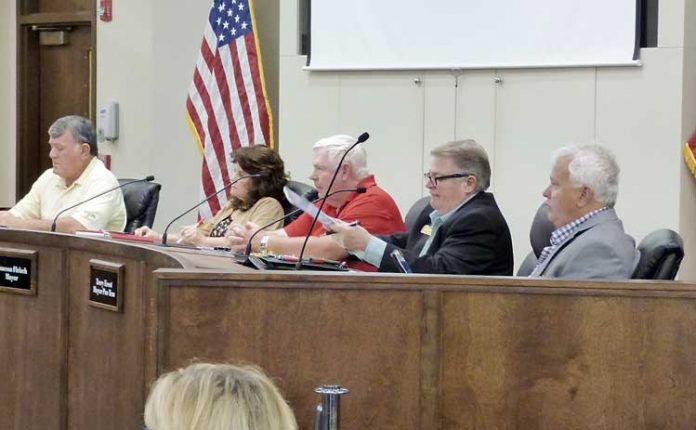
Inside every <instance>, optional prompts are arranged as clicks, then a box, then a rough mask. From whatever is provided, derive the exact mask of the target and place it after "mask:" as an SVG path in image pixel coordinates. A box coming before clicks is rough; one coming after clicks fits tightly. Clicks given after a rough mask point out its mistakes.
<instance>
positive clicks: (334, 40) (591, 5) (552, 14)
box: [308, 0, 639, 70]
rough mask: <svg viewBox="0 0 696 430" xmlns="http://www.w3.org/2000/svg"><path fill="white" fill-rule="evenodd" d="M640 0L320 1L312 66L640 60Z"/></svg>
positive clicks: (314, 13) (314, 9)
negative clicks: (638, 19)
mask: <svg viewBox="0 0 696 430" xmlns="http://www.w3.org/2000/svg"><path fill="white" fill-rule="evenodd" d="M637 28H638V27H637V0H610V1H607V0H523V1H520V0H428V1H425V0H350V1H345V0H342V1H336V0H312V2H311V55H310V59H309V64H308V68H309V69H310V70H374V69H457V68H508V67H572V66H609V65H629V64H636V63H637V61H636V60H637V58H636V55H637V52H638V49H637V46H636V43H637V41H638V40H639V37H638V31H637Z"/></svg>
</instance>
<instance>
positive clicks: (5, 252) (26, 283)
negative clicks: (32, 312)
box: [0, 248, 38, 295]
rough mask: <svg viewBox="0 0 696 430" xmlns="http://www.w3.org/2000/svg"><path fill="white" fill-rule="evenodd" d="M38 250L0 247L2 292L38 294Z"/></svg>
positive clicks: (0, 289)
mask: <svg viewBox="0 0 696 430" xmlns="http://www.w3.org/2000/svg"><path fill="white" fill-rule="evenodd" d="M37 254H38V253H37V251H33V250H26V249H15V248H0V292H9V293H17V294H31V295H36V287H37V283H36V271H37V266H36V260H37Z"/></svg>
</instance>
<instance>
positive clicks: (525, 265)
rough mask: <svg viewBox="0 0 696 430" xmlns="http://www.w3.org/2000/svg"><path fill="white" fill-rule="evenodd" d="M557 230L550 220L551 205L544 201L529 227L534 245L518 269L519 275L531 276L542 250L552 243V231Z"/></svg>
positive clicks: (530, 241)
mask: <svg viewBox="0 0 696 430" xmlns="http://www.w3.org/2000/svg"><path fill="white" fill-rule="evenodd" d="M554 230H555V227H554V226H553V224H551V221H549V207H548V206H546V204H545V203H542V204H541V206H539V209H537V212H536V215H534V220H533V221H532V226H531V227H530V229H529V243H530V244H531V245H532V250H531V252H530V253H529V254H527V257H525V259H524V261H522V264H521V265H520V268H519V269H518V270H517V276H529V274H530V273H532V271H533V270H534V267H536V264H537V259H538V258H539V256H540V255H541V251H543V250H544V248H545V247H547V246H549V245H550V244H551V233H553V231H554Z"/></svg>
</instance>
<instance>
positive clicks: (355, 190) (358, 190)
mask: <svg viewBox="0 0 696 430" xmlns="http://www.w3.org/2000/svg"><path fill="white" fill-rule="evenodd" d="M366 191H367V188H365V187H358V188H346V189H345V190H336V191H334V192H333V193H331V194H329V195H328V196H326V197H319V198H317V199H314V200H312V202H311V203H316V202H318V201H319V200H324V199H326V198H327V197H331V196H333V195H334V194H338V193H358V194H362V193H364V192H366ZM301 211H302V209H295V210H293V211H290V212H288V213H287V214H285V215H283V216H282V217H280V218H278V219H276V220H273V221H271V222H269V223H268V224H266V225H264V226H263V227H261V228H259V229H258V230H256V231H255V232H254V234H252V235H251V237H249V242H248V243H247V245H246V248H245V249H244V255H246V256H249V254H251V247H252V243H253V241H254V238H255V237H256V235H257V234H259V233H260V232H262V231H263V230H265V229H267V228H268V227H270V226H272V225H273V224H275V223H277V222H280V221H282V220H284V219H285V218H288V217H291V216H293V215H295V214H296V213H298V212H301Z"/></svg>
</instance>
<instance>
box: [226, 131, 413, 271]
mask: <svg viewBox="0 0 696 430" xmlns="http://www.w3.org/2000/svg"><path fill="white" fill-rule="evenodd" d="M353 143H355V139H353V138H352V137H350V136H345V135H337V136H331V137H327V138H325V139H321V140H319V141H318V142H317V143H316V144H315V145H314V147H313V148H312V149H313V158H312V173H311V175H310V176H309V179H311V180H312V182H314V187H315V188H316V189H317V191H318V192H319V196H323V195H324V194H325V193H326V190H327V188H328V186H329V183H330V182H331V176H332V175H333V173H334V171H335V170H336V166H337V165H338V162H339V160H340V159H341V157H342V156H343V154H344V153H345V151H346V150H347V149H348V148H349V147H350V146H351V145H352V144H353ZM358 187H365V188H366V192H365V193H362V194H359V193H357V192H353V193H336V194H334V195H332V196H330V197H329V198H328V199H326V203H325V204H324V209H323V210H324V212H326V214H327V215H329V216H331V217H334V218H338V219H340V220H342V221H345V222H351V221H359V222H360V225H361V226H362V227H364V228H365V229H366V230H367V231H369V232H371V233H374V234H391V233H397V232H402V231H404V230H406V226H405V225H404V223H403V221H402V219H401V214H400V212H399V208H398V207H397V206H396V203H395V202H394V199H392V198H391V196H390V195H389V194H387V193H386V192H385V191H384V190H382V189H381V188H379V187H378V186H377V184H376V182H375V178H374V176H373V175H371V174H370V172H369V170H368V169H367V153H366V152H365V149H364V148H363V147H362V146H361V145H358V146H356V147H355V148H354V149H353V150H352V151H351V152H349V153H348V155H347V156H346V158H345V160H344V161H343V164H342V165H341V168H340V169H339V171H338V174H337V176H336V180H335V182H334V184H333V187H332V188H331V189H332V190H334V191H335V190H343V189H353V188H358ZM317 206H319V204H318V203H317ZM311 224H312V217H310V216H309V215H307V214H303V215H302V216H300V217H299V218H298V219H296V220H295V221H294V222H292V223H290V224H289V225H287V226H286V227H285V228H282V229H279V230H274V231H269V232H264V233H259V234H258V235H256V237H254V242H253V244H252V250H254V251H259V249H260V248H261V249H263V250H265V251H267V252H270V253H272V254H289V255H299V253H300V250H301V248H302V243H303V242H304V238H305V236H306V235H307V232H308V231H309V227H310V225H311ZM258 228H259V227H258V226H257V225H255V224H252V223H248V224H246V225H245V226H244V227H243V228H240V227H236V228H232V229H231V232H230V234H229V235H228V240H229V242H230V245H231V246H232V247H233V248H234V249H236V250H239V251H243V250H244V248H245V247H246V244H247V243H248V241H249V237H251V235H252V234H253V233H254V232H255V231H256V230H258ZM325 233H326V230H325V229H324V226H323V225H322V224H321V223H319V222H317V223H316V224H315V226H314V229H313V230H312V235H311V236H312V237H310V238H309V241H308V242H307V248H306V249H305V255H307V256H313V257H320V258H328V259H332V260H338V259H341V258H343V257H344V256H345V251H344V250H343V248H341V247H340V246H339V245H338V244H337V243H336V242H335V241H334V240H332V239H331V238H330V237H328V236H325V235H324V234H325ZM364 267H365V268H368V267H367V265H365V266H364ZM361 268H362V266H361ZM368 270H369V268H368Z"/></svg>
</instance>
